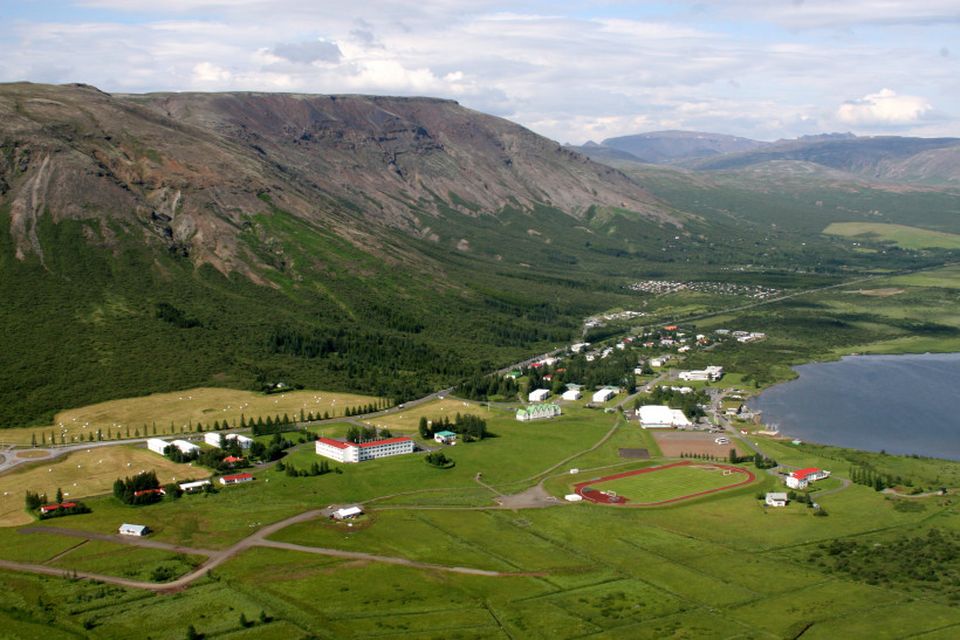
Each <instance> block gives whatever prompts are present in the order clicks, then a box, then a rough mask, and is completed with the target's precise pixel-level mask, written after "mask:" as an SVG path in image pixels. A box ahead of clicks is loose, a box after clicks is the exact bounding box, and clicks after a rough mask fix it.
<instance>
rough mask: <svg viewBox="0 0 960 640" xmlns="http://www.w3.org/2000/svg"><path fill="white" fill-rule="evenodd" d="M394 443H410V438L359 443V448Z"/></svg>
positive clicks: (402, 437)
mask: <svg viewBox="0 0 960 640" xmlns="http://www.w3.org/2000/svg"><path fill="white" fill-rule="evenodd" d="M395 442H410V438H407V437H404V436H400V437H399V438H387V439H386V440H371V441H370V442H361V443H360V444H359V445H356V446H360V447H379V446H380V445H382V444H393V443H395Z"/></svg>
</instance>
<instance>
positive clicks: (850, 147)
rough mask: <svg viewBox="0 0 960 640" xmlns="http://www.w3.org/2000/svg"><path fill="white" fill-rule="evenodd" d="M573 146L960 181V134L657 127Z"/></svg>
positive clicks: (597, 154)
mask: <svg viewBox="0 0 960 640" xmlns="http://www.w3.org/2000/svg"><path fill="white" fill-rule="evenodd" d="M569 148H571V149H572V150H576V151H578V152H580V153H583V154H584V155H587V156H588V157H590V158H592V159H594V160H597V161H598V162H605V163H608V164H611V165H613V166H617V165H618V163H643V164H660V165H672V166H677V167H682V168H686V169H694V170H701V171H722V170H738V169H745V168H748V167H754V166H757V165H761V164H764V163H769V162H801V163H812V164H816V165H820V166H823V167H827V168H830V169H834V170H837V171H842V172H846V173H849V174H851V175H852V176H856V177H859V178H867V179H874V180H880V181H891V182H915V183H923V184H958V183H960V138H912V137H900V136H870V137H860V136H855V135H853V134H849V133H847V134H823V135H816V136H804V137H801V138H798V139H795V140H779V141H777V142H762V141H759V140H750V139H748V138H738V137H735V136H727V135H722V134H713V133H702V132H695V131H659V132H652V133H643V134H637V135H631V136H622V137H617V138H608V139H606V140H604V141H603V142H602V143H600V144H597V143H594V142H588V143H587V144H585V145H582V146H571V147H569Z"/></svg>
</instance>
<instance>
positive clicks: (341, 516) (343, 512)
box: [331, 506, 363, 520]
mask: <svg viewBox="0 0 960 640" xmlns="http://www.w3.org/2000/svg"><path fill="white" fill-rule="evenodd" d="M362 515H363V509H362V508H361V507H357V506H353V507H343V508H342V509H337V510H336V511H334V512H333V515H332V516H331V517H332V518H333V519H335V520H347V519H349V518H356V517H357V516H362Z"/></svg>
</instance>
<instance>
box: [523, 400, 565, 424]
mask: <svg viewBox="0 0 960 640" xmlns="http://www.w3.org/2000/svg"><path fill="white" fill-rule="evenodd" d="M561 413H562V412H561V411H560V405H557V404H553V403H552V402H547V403H544V404H531V405H528V406H526V407H521V408H519V409H517V420H519V421H520V422H527V421H528V420H543V419H546V418H552V417H554V416H558V415H560V414H561Z"/></svg>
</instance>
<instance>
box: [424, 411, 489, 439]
mask: <svg viewBox="0 0 960 640" xmlns="http://www.w3.org/2000/svg"><path fill="white" fill-rule="evenodd" d="M418 429H419V431H420V437H421V438H423V439H424V440H429V439H431V438H433V436H434V434H435V433H439V432H440V431H452V432H453V433H456V434H457V435H459V436H461V440H462V441H463V442H471V441H473V440H483V439H484V438H489V437H490V436H491V435H492V434H491V433H490V432H488V431H487V421H486V420H484V419H483V418H481V417H480V416H478V415H474V414H472V413H467V414H463V415H461V414H459V413H457V415H456V418H454V420H453V421H452V422H451V420H450V416H443V417H442V418H437V419H436V420H433V421H429V420H427V417H426V416H420V423H419V425H418Z"/></svg>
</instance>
